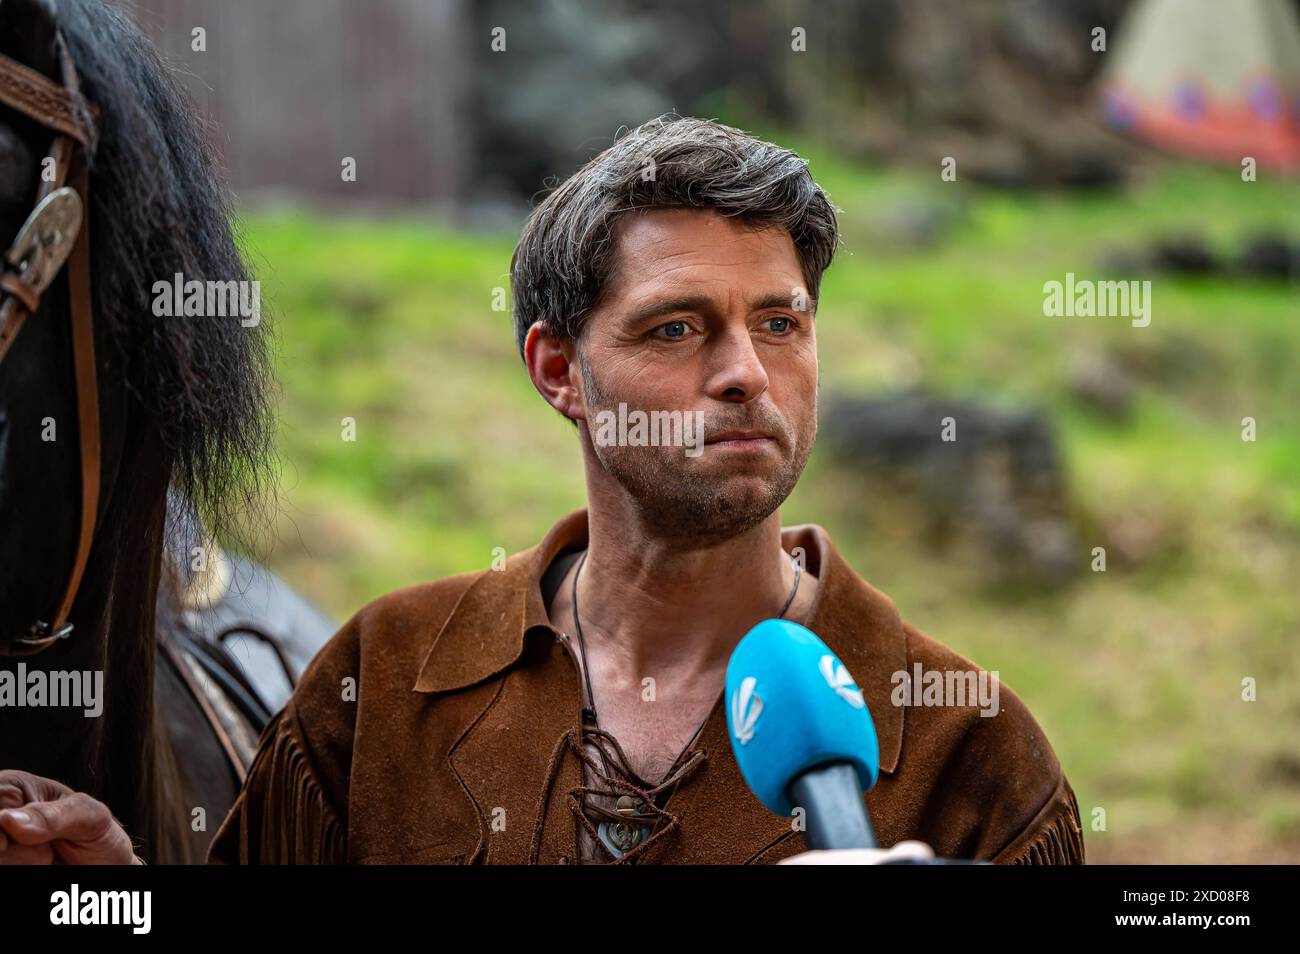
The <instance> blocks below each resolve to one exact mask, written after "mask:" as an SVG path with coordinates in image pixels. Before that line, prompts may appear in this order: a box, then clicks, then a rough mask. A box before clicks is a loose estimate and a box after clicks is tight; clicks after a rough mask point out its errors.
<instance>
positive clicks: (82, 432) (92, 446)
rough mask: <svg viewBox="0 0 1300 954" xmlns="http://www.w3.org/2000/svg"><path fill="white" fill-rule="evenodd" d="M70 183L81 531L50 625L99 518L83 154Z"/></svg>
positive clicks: (58, 619)
mask: <svg viewBox="0 0 1300 954" xmlns="http://www.w3.org/2000/svg"><path fill="white" fill-rule="evenodd" d="M73 162H74V163H75V166H76V168H75V169H74V170H73V172H72V187H73V188H74V189H76V190H77V192H78V193H80V194H81V200H82V206H83V210H82V220H81V231H80V233H78V235H77V243H76V244H75V245H73V246H72V255H71V256H70V257H69V258H68V303H69V309H70V311H71V317H72V362H73V368H74V373H75V376H76V382H77V433H78V438H79V440H80V442H81V529H80V532H79V534H78V537H77V551H76V555H75V557H74V559H73V562H72V572H71V574H70V575H69V577H68V584H67V586H66V587H65V588H64V591H63V599H62V600H61V601H60V603H59V608H58V611H57V612H56V613H55V614H54V619H53V621H52V623H51V626H52V628H53V629H54V630H56V631H57V630H58V629H59V627H61V626H62V625H63V624H64V623H65V622H67V619H68V614H69V613H70V612H71V611H72V601H73V600H74V599H76V596H77V589H78V588H79V587H80V586H81V578H82V576H83V575H84V573H85V572H86V563H87V562H88V561H89V560H90V545H91V543H93V542H94V539H95V526H96V524H97V523H98V517H99V471H100V462H99V458H100V446H99V377H98V375H97V374H96V372H95V322H94V312H93V310H92V304H91V297H90V183H89V176H88V174H87V171H86V162H85V157H84V155H79V156H77V158H75V159H74V160H73Z"/></svg>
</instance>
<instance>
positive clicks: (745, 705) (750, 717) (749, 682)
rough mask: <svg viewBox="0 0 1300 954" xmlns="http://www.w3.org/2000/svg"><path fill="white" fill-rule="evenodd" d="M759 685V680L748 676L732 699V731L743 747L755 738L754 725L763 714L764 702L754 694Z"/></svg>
mask: <svg viewBox="0 0 1300 954" xmlns="http://www.w3.org/2000/svg"><path fill="white" fill-rule="evenodd" d="M757 685H758V680H757V679H755V678H754V677H753V676H746V677H745V678H744V680H743V681H742V682H741V684H740V689H739V690H738V691H737V692H736V694H735V695H734V696H732V697H731V729H732V731H733V732H734V733H735V736H736V741H737V742H739V743H740V744H741V745H744V744H745V743H746V742H748V741H749V740H750V739H752V738H753V737H754V724H755V723H756V722H758V717H759V716H760V715H762V714H763V700H762V699H760V698H759V697H758V695H756V694H755V692H754V687H755V686H757Z"/></svg>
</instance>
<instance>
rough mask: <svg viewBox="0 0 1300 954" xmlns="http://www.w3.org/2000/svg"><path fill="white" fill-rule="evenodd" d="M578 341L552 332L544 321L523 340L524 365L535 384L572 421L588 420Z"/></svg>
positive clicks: (535, 324) (552, 404) (536, 324)
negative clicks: (580, 383) (579, 364)
mask: <svg viewBox="0 0 1300 954" xmlns="http://www.w3.org/2000/svg"><path fill="white" fill-rule="evenodd" d="M577 351H578V349H577V344H576V343H575V342H574V341H572V340H569V339H561V338H557V337H555V336H554V335H553V334H551V333H550V332H549V331H548V330H547V328H546V325H545V323H544V322H540V321H537V322H534V323H533V326H532V327H531V328H529V329H528V336H527V337H526V338H525V339H524V364H525V365H527V367H528V376H529V377H530V378H532V379H533V387H535V388H537V391H538V393H539V394H541V396H542V397H544V398H546V403H547V404H549V405H551V407H553V408H555V409H556V410H557V411H559V412H560V413H561V414H563V415H564V416H565V417H567V418H569V420H571V421H574V422H577V421H585V420H586V419H587V409H586V404H585V402H584V401H583V394H582V390H581V387H580V386H579V384H578V380H579V378H581V377H582V369H581V368H580V367H579V366H578V358H577Z"/></svg>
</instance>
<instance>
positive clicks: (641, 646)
mask: <svg viewBox="0 0 1300 954" xmlns="http://www.w3.org/2000/svg"><path fill="white" fill-rule="evenodd" d="M794 581H795V570H794V566H793V564H792V561H791V559H790V557H789V556H788V555H787V554H786V553H785V552H784V551H783V550H782V547H781V523H780V513H779V511H778V512H774V513H772V514H771V515H770V516H769V517H768V518H767V519H766V520H764V521H763V522H762V523H760V524H758V525H757V526H755V527H752V528H751V529H749V530H747V531H745V532H743V533H739V534H737V535H736V536H734V537H730V538H728V539H725V540H719V541H708V542H701V541H698V540H684V539H681V538H676V539H673V538H664V537H662V536H659V535H657V534H656V533H655V530H654V528H652V527H644V526H640V525H638V522H637V521H636V518H635V517H631V518H630V519H629V517H628V515H627V514H618V515H617V516H614V515H611V514H609V513H607V512H606V511H605V510H604V509H603V508H601V507H598V506H593V507H589V508H588V550H587V557H586V560H585V561H584V563H583V565H582V570H581V575H580V577H579V580H578V604H579V606H580V608H581V622H582V628H583V635H584V638H585V640H586V641H587V646H588V652H591V650H592V646H593V645H598V646H599V647H600V648H599V650H598V651H601V652H603V653H606V654H609V656H612V657H613V660H612V661H613V663H614V666H615V667H616V669H618V670H620V671H621V672H622V673H624V674H625V675H626V676H629V677H632V676H635V675H637V674H642V675H644V674H653V673H673V674H676V675H678V676H681V677H686V678H689V677H691V676H693V675H696V674H705V673H716V672H717V671H718V670H720V669H722V668H724V667H725V666H726V662H727V659H728V658H729V657H730V654H731V651H732V650H733V649H734V648H735V646H736V643H738V642H739V641H740V638H741V637H742V636H744V635H745V633H746V632H748V631H749V629H750V628H751V627H753V626H754V625H756V624H757V623H759V622H761V621H762V620H764V619H769V618H771V617H774V616H777V615H779V614H780V613H781V610H782V608H783V607H784V606H785V603H786V600H787V598H788V597H789V596H790V592H791V589H792V587H793V585H794ZM565 582H566V588H565V592H564V597H565V599H564V603H565V604H569V600H568V596H569V593H570V592H571V589H569V588H570V587H571V586H572V574H570V577H569V579H568V580H566V581H565ZM815 587H816V581H815V580H814V579H812V578H811V577H810V576H809V575H808V574H804V576H803V579H802V581H801V583H800V586H799V592H798V594H797V598H796V600H795V602H794V603H793V604H792V605H791V607H790V609H789V611H787V613H786V616H787V618H792V619H798V618H800V617H801V615H802V612H803V611H804V610H806V609H807V608H808V607H810V606H811V603H812V592H813V590H814V589H815ZM569 608H571V604H570V607H569Z"/></svg>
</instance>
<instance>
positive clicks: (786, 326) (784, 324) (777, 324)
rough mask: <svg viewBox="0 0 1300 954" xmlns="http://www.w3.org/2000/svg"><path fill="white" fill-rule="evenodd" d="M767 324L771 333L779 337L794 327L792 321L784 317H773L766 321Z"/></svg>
mask: <svg viewBox="0 0 1300 954" xmlns="http://www.w3.org/2000/svg"><path fill="white" fill-rule="evenodd" d="M767 322H768V325H769V327H770V328H771V329H772V331H774V332H776V333H777V334H779V335H783V334H785V333H786V332H787V331H789V330H790V329H791V328H793V327H794V321H793V319H790V318H787V317H786V316H785V315H774V316H773V317H771V318H769V319H767Z"/></svg>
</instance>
